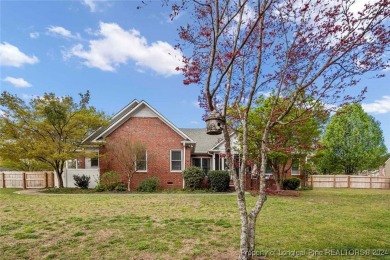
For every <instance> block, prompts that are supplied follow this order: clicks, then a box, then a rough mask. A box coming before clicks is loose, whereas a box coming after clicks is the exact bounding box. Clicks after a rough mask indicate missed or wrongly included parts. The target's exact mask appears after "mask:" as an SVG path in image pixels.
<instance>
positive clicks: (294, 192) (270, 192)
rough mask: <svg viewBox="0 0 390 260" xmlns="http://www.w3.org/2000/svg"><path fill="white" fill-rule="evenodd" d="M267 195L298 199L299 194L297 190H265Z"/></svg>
mask: <svg viewBox="0 0 390 260" xmlns="http://www.w3.org/2000/svg"><path fill="white" fill-rule="evenodd" d="M266 192H267V194H268V195H275V196H291V197H299V196H300V195H301V192H300V191H299V190H269V189H267V190H266Z"/></svg>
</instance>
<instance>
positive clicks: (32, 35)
mask: <svg viewBox="0 0 390 260" xmlns="http://www.w3.org/2000/svg"><path fill="white" fill-rule="evenodd" d="M30 38H32V39H37V38H39V32H32V33H30Z"/></svg>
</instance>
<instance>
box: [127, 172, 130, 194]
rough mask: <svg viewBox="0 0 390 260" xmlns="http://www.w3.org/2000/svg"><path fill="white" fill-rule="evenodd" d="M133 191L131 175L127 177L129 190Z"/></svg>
mask: <svg viewBox="0 0 390 260" xmlns="http://www.w3.org/2000/svg"><path fill="white" fill-rule="evenodd" d="M130 189H131V176H130V174H129V175H127V190H128V191H130Z"/></svg>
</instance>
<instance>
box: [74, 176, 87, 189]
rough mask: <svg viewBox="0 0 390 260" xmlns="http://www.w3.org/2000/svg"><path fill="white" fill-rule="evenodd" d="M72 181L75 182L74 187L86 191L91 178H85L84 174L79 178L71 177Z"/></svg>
mask: <svg viewBox="0 0 390 260" xmlns="http://www.w3.org/2000/svg"><path fill="white" fill-rule="evenodd" d="M73 179H74V181H75V183H74V185H75V186H76V187H79V188H80V189H88V186H89V180H90V179H91V177H90V176H87V175H85V174H83V175H81V176H79V175H73Z"/></svg>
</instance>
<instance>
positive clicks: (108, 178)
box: [99, 171, 121, 191]
mask: <svg viewBox="0 0 390 260" xmlns="http://www.w3.org/2000/svg"><path fill="white" fill-rule="evenodd" d="M120 182H121V176H120V173H119V172H116V171H109V172H105V173H103V174H102V175H101V176H100V183H99V184H100V186H102V187H103V188H104V189H105V190H108V191H113V190H115V188H116V187H117V186H118V184H119V183H120Z"/></svg>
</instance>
